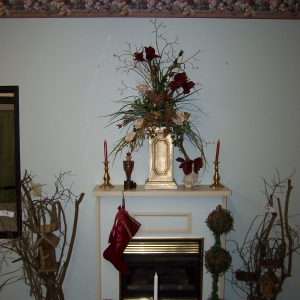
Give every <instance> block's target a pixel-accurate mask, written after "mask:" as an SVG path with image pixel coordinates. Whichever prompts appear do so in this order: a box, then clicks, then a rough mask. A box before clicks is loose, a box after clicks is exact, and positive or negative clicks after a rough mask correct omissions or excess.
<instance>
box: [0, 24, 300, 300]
mask: <svg viewBox="0 0 300 300" xmlns="http://www.w3.org/2000/svg"><path fill="white" fill-rule="evenodd" d="M163 21H164V24H165V25H166V26H167V28H166V30H165V33H166V35H167V36H168V37H169V38H170V39H172V38H173V37H175V36H176V35H178V36H179V42H180V47H181V48H182V49H184V50H185V53H186V54H187V55H190V54H192V53H193V52H195V51H196V50H197V49H198V48H200V49H201V50H203V53H201V55H200V62H199V66H200V68H199V69H198V70H197V71H194V72H190V73H189V76H190V77H191V79H192V80H194V81H199V82H200V83H201V84H203V89H202V90H201V92H200V98H201V99H202V100H201V102H200V103H199V106H200V107H201V108H202V109H203V111H204V112H205V113H206V114H207V117H203V118H202V119H201V125H200V127H199V129H200V132H201V133H202V135H203V137H205V138H206V140H207V141H212V142H215V141H216V140H217V139H220V140H221V149H220V162H221V164H220V174H221V182H222V183H223V184H225V185H226V186H228V187H229V188H230V189H231V190H232V192H233V195H232V197H229V199H228V208H229V209H230V210H231V211H232V213H233V215H234V218H235V232H233V233H231V234H229V236H228V238H229V239H234V240H236V241H238V242H241V241H242V240H243V237H244V235H245V233H246V231H247V228H248V226H249V225H250V222H251V221H252V219H253V218H254V216H256V215H257V214H258V213H262V209H261V206H262V204H263V203H265V202H266V201H265V198H264V195H263V194H262V193H261V190H262V189H263V181H262V179H261V177H264V178H266V179H267V180H271V179H272V178H273V175H274V174H275V173H276V170H275V167H277V168H278V170H279V171H280V174H281V176H282V177H285V176H288V175H290V174H291V173H292V172H293V170H294V168H296V174H295V175H294V176H293V184H294V186H295V187H294V189H293V193H292V203H291V212H292V213H300V206H299V204H298V202H299V194H300V191H299V188H300V185H299V179H300V168H299V167H300V161H299V149H300V141H299V137H300V134H299V128H300V118H299V108H300V105H299V82H300V68H299V66H300V55H299V53H300V37H299V29H300V22H299V21H288V20H222V19H164V20H163ZM0 28H1V30H0V70H1V72H0V85H18V86H19V87H20V118H21V120H20V124H21V163H22V170H23V171H24V170H25V169H27V170H29V171H31V172H32V173H33V174H35V175H36V182H41V183H46V184H47V187H45V191H49V193H51V191H52V190H51V184H52V183H53V181H54V174H58V173H59V171H60V170H62V171H72V173H73V174H74V175H76V176H75V177H73V178H72V180H73V181H74V184H73V191H74V193H77V194H79V193H80V192H85V193H86V194H85V198H84V201H83V203H82V205H81V207H80V217H79V223H78V234H77V237H76V244H75V249H74V252H73V256H72V261H71V265H70V267H69V269H68V273H67V278H66V281H65V284H64V291H65V296H66V299H92V300H94V299H96V297H97V274H96V272H97V268H96V241H95V240H96V229H95V224H96V220H95V215H96V214H95V207H96V203H95V199H94V197H92V196H91V192H92V189H93V188H94V186H95V185H96V184H99V183H101V182H102V181H103V180H102V178H103V165H102V161H103V141H104V139H106V140H107V142H108V147H109V150H111V148H112V144H113V143H114V142H115V141H116V140H117V139H118V133H119V132H118V129H117V128H116V127H115V126H112V127H109V128H104V127H105V126H106V124H107V121H108V120H107V119H103V118H98V117H99V116H101V115H105V114H108V113H111V112H114V111H116V109H117V108H118V106H116V105H115V104H114V103H113V101H115V100H118V99H119V93H118V92H117V87H118V86H120V83H121V80H127V82H129V83H132V84H134V80H133V78H131V77H128V76H127V77H126V76H125V75H124V74H123V75H122V74H119V73H116V72H115V71H116V67H117V66H118V61H117V59H116V58H114V57H113V54H121V53H122V52H123V50H124V49H125V47H126V44H125V43H126V42H129V43H133V44H134V43H136V44H138V45H140V44H144V45H148V44H150V43H151V41H153V38H152V36H151V31H152V29H153V27H152V26H151V24H150V22H149V20H148V19H139V18H135V19H133V18H132V19H125V18H124V19H118V18H107V19H106V18H102V19H1V20H0ZM187 150H188V152H189V153H190V154H191V156H193V153H195V150H194V149H192V148H189V147H187ZM176 154H178V152H177V153H176ZM176 154H175V156H176ZM194 155H195V156H196V155H197V154H196V153H195V154H194ZM206 155H207V158H208V161H209V162H211V161H213V160H214V155H215V145H213V144H211V145H209V146H208V147H207V149H206ZM121 160H122V158H120V159H118V160H117V161H116V162H115V165H114V166H111V168H110V175H111V178H112V180H111V181H112V183H113V184H120V183H121V182H122V181H123V180H124V172H123V170H122V165H121ZM134 160H135V162H136V170H135V171H134V173H133V179H134V180H135V181H137V183H138V184H143V183H144V180H145V179H147V172H148V171H147V161H148V159H147V149H146V148H143V149H142V151H141V153H139V154H134ZM211 165H212V164H211ZM137 170H138V171H137ZM212 177H213V169H212V166H211V168H210V169H208V171H207V172H206V173H205V174H204V175H203V176H202V183H203V184H210V183H211V182H212ZM175 179H176V181H177V182H180V181H181V179H182V173H181V171H180V170H179V169H178V168H177V165H176V164H175ZM141 201H142V199H141ZM184 201H187V199H182V203H183V204H184ZM72 213H73V212H72V211H71V210H70V211H69V217H70V218H71V216H72ZM112 221H113V216H112ZM203 221H204V220H203ZM299 223H300V222H299V221H298V224H299ZM229 247H231V246H229ZM237 262H238V260H237V259H235V258H234V262H233V265H234V268H237V267H238V266H239V265H238V264H237ZM299 262H300V260H299V257H296V258H295V260H294V267H293V277H292V278H289V279H287V281H286V283H285V284H284V286H283V288H284V291H283V293H282V294H281V295H280V297H279V299H282V300H283V299H291V300H293V299H295V300H296V299H298V297H297V296H296V295H298V294H299V293H298V291H299V287H298V283H299V279H300V268H299ZM16 287H18V288H16ZM116 288H117V286H116ZM23 290H24V288H23V286H22V285H20V284H19V285H13V286H10V287H7V288H5V289H4V291H3V292H1V294H0V299H7V300H9V299H29V297H27V296H26V295H27V294H25V295H24V294H23V292H22V291H23ZM204 296H206V295H204ZM226 298H227V299H231V300H234V299H239V297H238V296H236V295H235V293H234V292H233V291H232V289H231V287H230V285H229V284H227V285H226ZM114 300H117V299H114Z"/></svg>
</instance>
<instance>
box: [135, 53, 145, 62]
mask: <svg viewBox="0 0 300 300" xmlns="http://www.w3.org/2000/svg"><path fill="white" fill-rule="evenodd" d="M134 60H137V61H146V60H145V59H144V57H143V52H140V53H139V52H135V53H134Z"/></svg>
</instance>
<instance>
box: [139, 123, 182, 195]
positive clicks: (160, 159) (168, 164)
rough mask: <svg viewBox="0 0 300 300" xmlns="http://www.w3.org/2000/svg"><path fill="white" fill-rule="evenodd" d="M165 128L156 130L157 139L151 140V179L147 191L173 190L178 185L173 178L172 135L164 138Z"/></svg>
mask: <svg viewBox="0 0 300 300" xmlns="http://www.w3.org/2000/svg"><path fill="white" fill-rule="evenodd" d="M163 130H164V128H162V127H160V128H156V130H155V132H156V133H157V137H156V138H155V139H151V138H149V178H148V179H147V180H146V182H145V189H149V190H150V189H153V190H154V189H156V190H158V189H161V190H173V189H177V184H176V182H175V180H174V178H173V158H174V156H173V148H174V146H173V144H172V138H171V136H170V135H168V136H166V137H164V135H163V132H164V131H163Z"/></svg>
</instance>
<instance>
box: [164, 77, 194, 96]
mask: <svg viewBox="0 0 300 300" xmlns="http://www.w3.org/2000/svg"><path fill="white" fill-rule="evenodd" d="M173 79H174V80H173V81H171V82H169V84H168V87H169V88H170V89H171V90H172V91H175V90H177V89H179V88H181V87H182V88H183V93H184V94H189V93H190V89H191V88H193V87H194V86H195V83H194V82H193V81H188V78H187V76H186V73H185V72H182V73H177V74H176V75H175V76H174V78H173Z"/></svg>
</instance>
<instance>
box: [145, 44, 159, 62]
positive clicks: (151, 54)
mask: <svg viewBox="0 0 300 300" xmlns="http://www.w3.org/2000/svg"><path fill="white" fill-rule="evenodd" d="M145 53H146V59H147V60H149V61H151V60H152V59H153V58H157V57H160V56H159V55H157V54H155V49H154V48H153V47H151V46H149V47H145Z"/></svg>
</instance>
